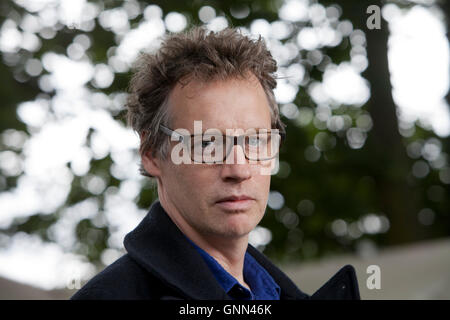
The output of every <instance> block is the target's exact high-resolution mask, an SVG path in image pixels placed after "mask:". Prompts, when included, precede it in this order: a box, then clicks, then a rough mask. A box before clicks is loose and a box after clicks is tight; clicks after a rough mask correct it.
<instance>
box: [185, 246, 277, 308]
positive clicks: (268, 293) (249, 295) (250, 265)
mask: <svg viewBox="0 0 450 320" xmlns="http://www.w3.org/2000/svg"><path fill="white" fill-rule="evenodd" d="M186 238H187V237H186ZM187 239H188V240H189V242H190V243H191V244H192V245H193V246H194V248H195V249H196V250H197V251H198V252H199V253H200V255H201V256H202V258H203V260H204V261H205V263H206V264H207V265H208V267H209V269H210V270H211V272H212V273H213V275H214V277H215V278H216V280H217V282H219V284H220V285H221V286H222V288H223V289H224V290H225V292H226V293H227V294H228V295H230V296H231V297H232V298H235V299H237V298H243V299H252V300H279V299H280V292H281V289H280V287H279V286H278V284H277V283H276V282H275V281H274V280H273V278H272V277H271V276H270V275H269V273H268V272H267V271H266V270H265V269H264V268H263V267H262V266H261V265H260V264H259V263H258V262H257V261H256V260H255V259H254V258H253V257H252V256H251V255H250V254H249V253H248V252H246V253H245V258H244V270H243V272H244V279H245V282H247V284H248V285H249V286H250V288H251V291H248V289H247V288H245V287H243V286H242V285H241V284H240V283H239V281H237V279H236V278H234V277H233V276H232V275H231V274H230V273H228V272H227V271H226V270H225V269H224V268H223V267H222V266H221V265H220V264H219V263H218V262H217V261H216V260H215V259H214V258H213V257H212V256H211V255H209V254H208V253H207V252H206V251H205V250H203V249H201V248H200V247H198V246H197V245H196V244H195V243H194V242H192V241H191V240H190V239H189V238H187ZM235 289H238V290H235Z"/></svg>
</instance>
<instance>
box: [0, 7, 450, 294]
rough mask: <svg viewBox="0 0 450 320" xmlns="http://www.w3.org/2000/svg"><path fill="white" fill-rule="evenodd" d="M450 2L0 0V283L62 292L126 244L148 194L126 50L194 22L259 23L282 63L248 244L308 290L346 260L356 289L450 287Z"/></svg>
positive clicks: (257, 30) (434, 290)
mask: <svg viewBox="0 0 450 320" xmlns="http://www.w3.org/2000/svg"><path fill="white" fill-rule="evenodd" d="M369 5H375V6H376V7H375V9H373V7H372V9H371V10H369V12H368V6H369ZM377 8H378V9H380V20H379V21H377V10H376V9H377ZM373 10H374V11H373ZM449 16H450V8H449V1H439V0H415V1H408V0H392V1H379V0H378V1H370V3H368V2H365V1H356V0H354V1H350V0H346V1H328V0H326V1H325V0H324V1H315V0H258V1H245V0H244V1H243V0H240V1H235V0H222V1H219V0H216V1H204V0H195V1H190V2H183V1H175V0H164V1H152V2H145V1H137V0H129V1H115V0H109V1H95V0H91V1H87V0H2V1H1V2H0V55H1V61H0V70H1V72H0V79H1V86H0V97H1V102H2V103H1V106H0V299H66V298H68V297H70V296H71V295H72V294H73V293H74V292H75V291H76V289H77V288H79V287H80V286H82V285H83V283H85V282H86V281H87V280H89V279H90V278H91V277H92V276H94V275H95V274H96V273H98V272H99V271H101V270H102V269H103V268H104V267H105V266H106V265H109V264H111V263H112V262H113V261H115V260H116V259H117V258H118V257H120V256H121V255H122V254H124V252H125V251H124V249H123V243H122V242H123V238H124V236H125V234H127V233H128V232H129V231H131V230H132V229H133V228H134V227H135V226H136V225H137V224H138V223H139V222H140V220H141V219H142V218H143V217H144V216H145V214H146V213H147V210H148V208H149V207H150V205H151V203H152V202H153V201H154V200H155V199H156V193H155V190H154V185H153V182H152V181H150V180H149V179H147V178H144V177H141V176H140V175H139V172H138V164H139V157H138V151H137V148H138V143H139V140H138V136H137V135H136V134H135V133H133V132H132V131H131V129H129V128H128V127H127V126H126V125H125V122H124V117H123V115H124V114H123V110H124V102H125V99H126V92H127V85H128V81H129V79H130V75H131V67H132V63H133V61H134V60H135V58H136V57H137V55H138V54H139V52H144V51H153V50H156V49H157V48H158V46H159V44H160V41H161V36H163V35H164V34H165V33H167V32H179V31H182V30H184V29H186V28H189V26H191V25H206V26H207V27H208V28H209V29H211V30H215V31H217V30H221V29H223V28H225V27H227V26H233V27H238V28H240V29H242V31H243V32H244V33H245V34H248V35H251V36H252V37H255V38H256V37H258V36H262V37H263V38H264V39H265V40H266V42H267V45H268V47H269V49H270V51H271V52H272V55H273V56H274V58H275V59H276V60H277V63H278V66H279V70H278V73H277V75H278V77H279V80H278V86H277V88H276V91H275V95H276V99H277V102H278V103H279V106H280V110H281V115H282V119H283V121H284V122H285V123H286V124H287V141H286V144H285V145H284V146H283V148H282V150H281V154H280V167H279V170H278V172H277V174H276V175H274V176H273V177H272V185H271V192H270V195H269V202H268V208H267V213H266V216H265V217H264V219H263V221H262V223H261V225H260V226H258V227H257V228H256V229H255V230H254V231H252V233H251V234H250V242H251V243H252V244H253V245H255V246H257V247H258V248H259V249H260V250H261V251H263V253H264V254H266V255H267V256H269V257H270V258H271V259H273V260H274V261H275V262H276V263H277V264H279V265H280V266H281V267H282V269H283V270H286V271H287V272H288V274H289V275H290V276H292V277H293V279H294V280H295V282H296V283H297V284H298V285H299V287H300V288H301V289H302V290H304V291H306V292H307V293H310V294H311V293H313V292H314V291H315V290H316V289H318V287H319V286H321V285H322V284H323V283H324V282H325V281H326V280H328V279H329V277H331V276H332V275H333V274H334V273H335V272H336V271H337V270H338V268H340V267H341V266H343V265H345V264H347V263H351V264H353V265H354V266H355V268H356V270H357V274H358V280H359V285H360V289H361V294H362V298H368V299H450V274H449V272H448V270H450V197H449V195H450V164H449V152H450V140H449V136H450V109H449V106H450V94H449V91H448V89H449V42H448V30H449ZM368 20H369V21H368ZM377 22H379V25H378V27H379V28H377ZM372 26H375V27H376V28H372ZM369 265H378V266H379V267H380V270H381V289H373V290H369V289H368V288H367V286H366V279H367V278H368V277H369V276H370V274H368V273H367V267H368V266H369Z"/></svg>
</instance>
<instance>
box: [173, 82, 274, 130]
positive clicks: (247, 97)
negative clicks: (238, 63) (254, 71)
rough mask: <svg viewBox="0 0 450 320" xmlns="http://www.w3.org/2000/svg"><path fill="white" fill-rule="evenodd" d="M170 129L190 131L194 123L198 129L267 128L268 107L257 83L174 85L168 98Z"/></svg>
mask: <svg viewBox="0 0 450 320" xmlns="http://www.w3.org/2000/svg"><path fill="white" fill-rule="evenodd" d="M168 107H169V110H170V111H169V112H170V114H171V119H172V121H171V126H172V127H173V128H174V129H176V128H185V129H188V130H189V131H192V130H193V128H194V121H202V127H203V128H204V129H207V128H217V129H220V130H223V131H225V130H226V129H244V130H245V129H249V128H270V124H271V116H270V107H269V103H268V100H267V96H266V93H265V92H264V89H263V88H262V86H261V84H260V82H259V80H258V79H257V78H256V77H255V76H254V75H250V76H248V77H247V78H231V79H227V80H214V81H210V82H203V81H199V80H194V79H193V80H190V81H188V82H187V83H184V84H180V83H178V84H177V85H176V86H175V88H174V89H173V90H172V92H171V93H170V95H169V100H168Z"/></svg>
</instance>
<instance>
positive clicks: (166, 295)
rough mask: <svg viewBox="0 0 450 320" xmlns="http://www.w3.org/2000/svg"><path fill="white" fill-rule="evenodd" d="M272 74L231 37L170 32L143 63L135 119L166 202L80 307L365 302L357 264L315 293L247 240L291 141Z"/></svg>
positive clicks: (236, 35)
mask: <svg viewBox="0 0 450 320" xmlns="http://www.w3.org/2000/svg"><path fill="white" fill-rule="evenodd" d="M275 71H276V62H275V60H274V59H273V58H272V56H271V54H270V52H269V51H268V50H267V48H266V46H265V44H264V41H262V40H261V39H259V40H252V39H250V38H248V37H246V36H243V35H242V34H241V33H240V32H238V31H237V30H235V29H225V30H223V31H221V32H218V33H213V32H208V31H206V30H205V29H203V28H200V27H196V28H193V29H191V30H190V31H188V32H185V33H180V34H172V35H170V36H168V37H167V38H166V39H165V41H164V42H163V43H162V45H161V47H160V49H159V50H158V52H156V53H154V54H144V55H143V56H142V57H141V58H140V60H139V63H138V67H137V71H136V73H135V75H134V77H133V79H132V81H131V85H130V95H129V100H128V104H127V107H128V121H129V123H130V125H131V126H132V127H133V129H134V130H136V131H137V132H138V133H139V135H140V137H141V146H140V154H141V159H142V164H141V173H142V174H144V175H146V176H149V177H153V178H155V179H156V182H157V188H158V199H159V200H158V201H156V202H155V203H154V204H153V205H152V207H151V209H150V212H149V213H148V214H147V216H146V217H145V218H144V220H143V221H142V222H141V223H140V224H139V226H138V227H136V229H135V230H133V231H132V232H130V233H129V234H128V235H127V236H126V237H125V240H124V245H125V248H126V250H127V254H125V255H124V256H123V257H121V258H120V259H118V260H117V261H116V262H114V263H113V264H112V265H110V266H108V267H107V268H106V269H105V270H104V271H102V272H101V273H100V274H98V275H97V276H96V277H94V278H93V279H91V280H90V281H89V282H88V283H87V284H86V285H85V286H84V287H83V288H82V289H81V290H79V291H78V292H77V293H76V294H75V295H74V296H73V297H72V298H73V299H214V300H220V299H239V300H240V299H243V300H245V299H267V300H278V299H308V298H318V299H359V291H358V285H357V282H356V277H355V272H354V269H353V268H352V267H351V266H346V267H344V268H342V269H341V270H340V271H339V272H338V273H337V274H336V275H335V276H334V277H333V278H332V279H331V280H329V281H328V282H327V283H326V284H325V285H324V286H323V287H322V288H321V289H320V290H318V291H317V292H316V293H315V294H314V295H312V296H309V295H308V294H306V293H303V292H302V291H301V290H299V289H298V288H297V287H296V286H295V285H294V283H293V282H292V281H291V280H290V279H289V278H288V277H287V276H286V275H285V274H284V273H283V272H282V271H280V270H279V269H278V268H277V267H275V266H274V265H273V264H272V263H271V262H270V261H269V260H268V259H267V258H266V257H265V256H264V255H263V254H261V253H260V252H258V250H256V249H255V248H253V247H252V246H251V245H249V243H248V235H249V233H250V231H252V230H253V229H254V228H255V227H256V226H257V225H258V223H259V222H260V221H261V219H262V217H263V215H264V212H265V209H266V205H267V200H268V194H269V189H270V171H271V169H272V168H273V167H274V164H275V162H276V157H277V155H278V150H279V147H280V144H281V141H282V139H283V136H284V125H283V123H282V122H281V120H280V116H279V111H278V106H277V104H276V102H275V99H274V95H273V89H274V88H275V86H276V81H275V79H274V76H273V73H274V72H275ZM124 214H126V212H124Z"/></svg>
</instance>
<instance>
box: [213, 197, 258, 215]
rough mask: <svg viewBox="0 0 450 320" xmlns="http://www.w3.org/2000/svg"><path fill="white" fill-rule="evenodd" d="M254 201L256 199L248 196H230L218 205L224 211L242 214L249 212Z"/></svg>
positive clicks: (217, 203)
mask: <svg viewBox="0 0 450 320" xmlns="http://www.w3.org/2000/svg"><path fill="white" fill-rule="evenodd" d="M254 201H255V199H254V198H252V197H249V196H246V195H240V196H228V197H225V198H222V199H220V200H219V201H217V202H216V205H217V206H219V207H220V208H221V209H222V210H224V211H229V212H242V211H247V210H249V209H250V208H251V207H252V205H253V204H254V203H253V202H254Z"/></svg>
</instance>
